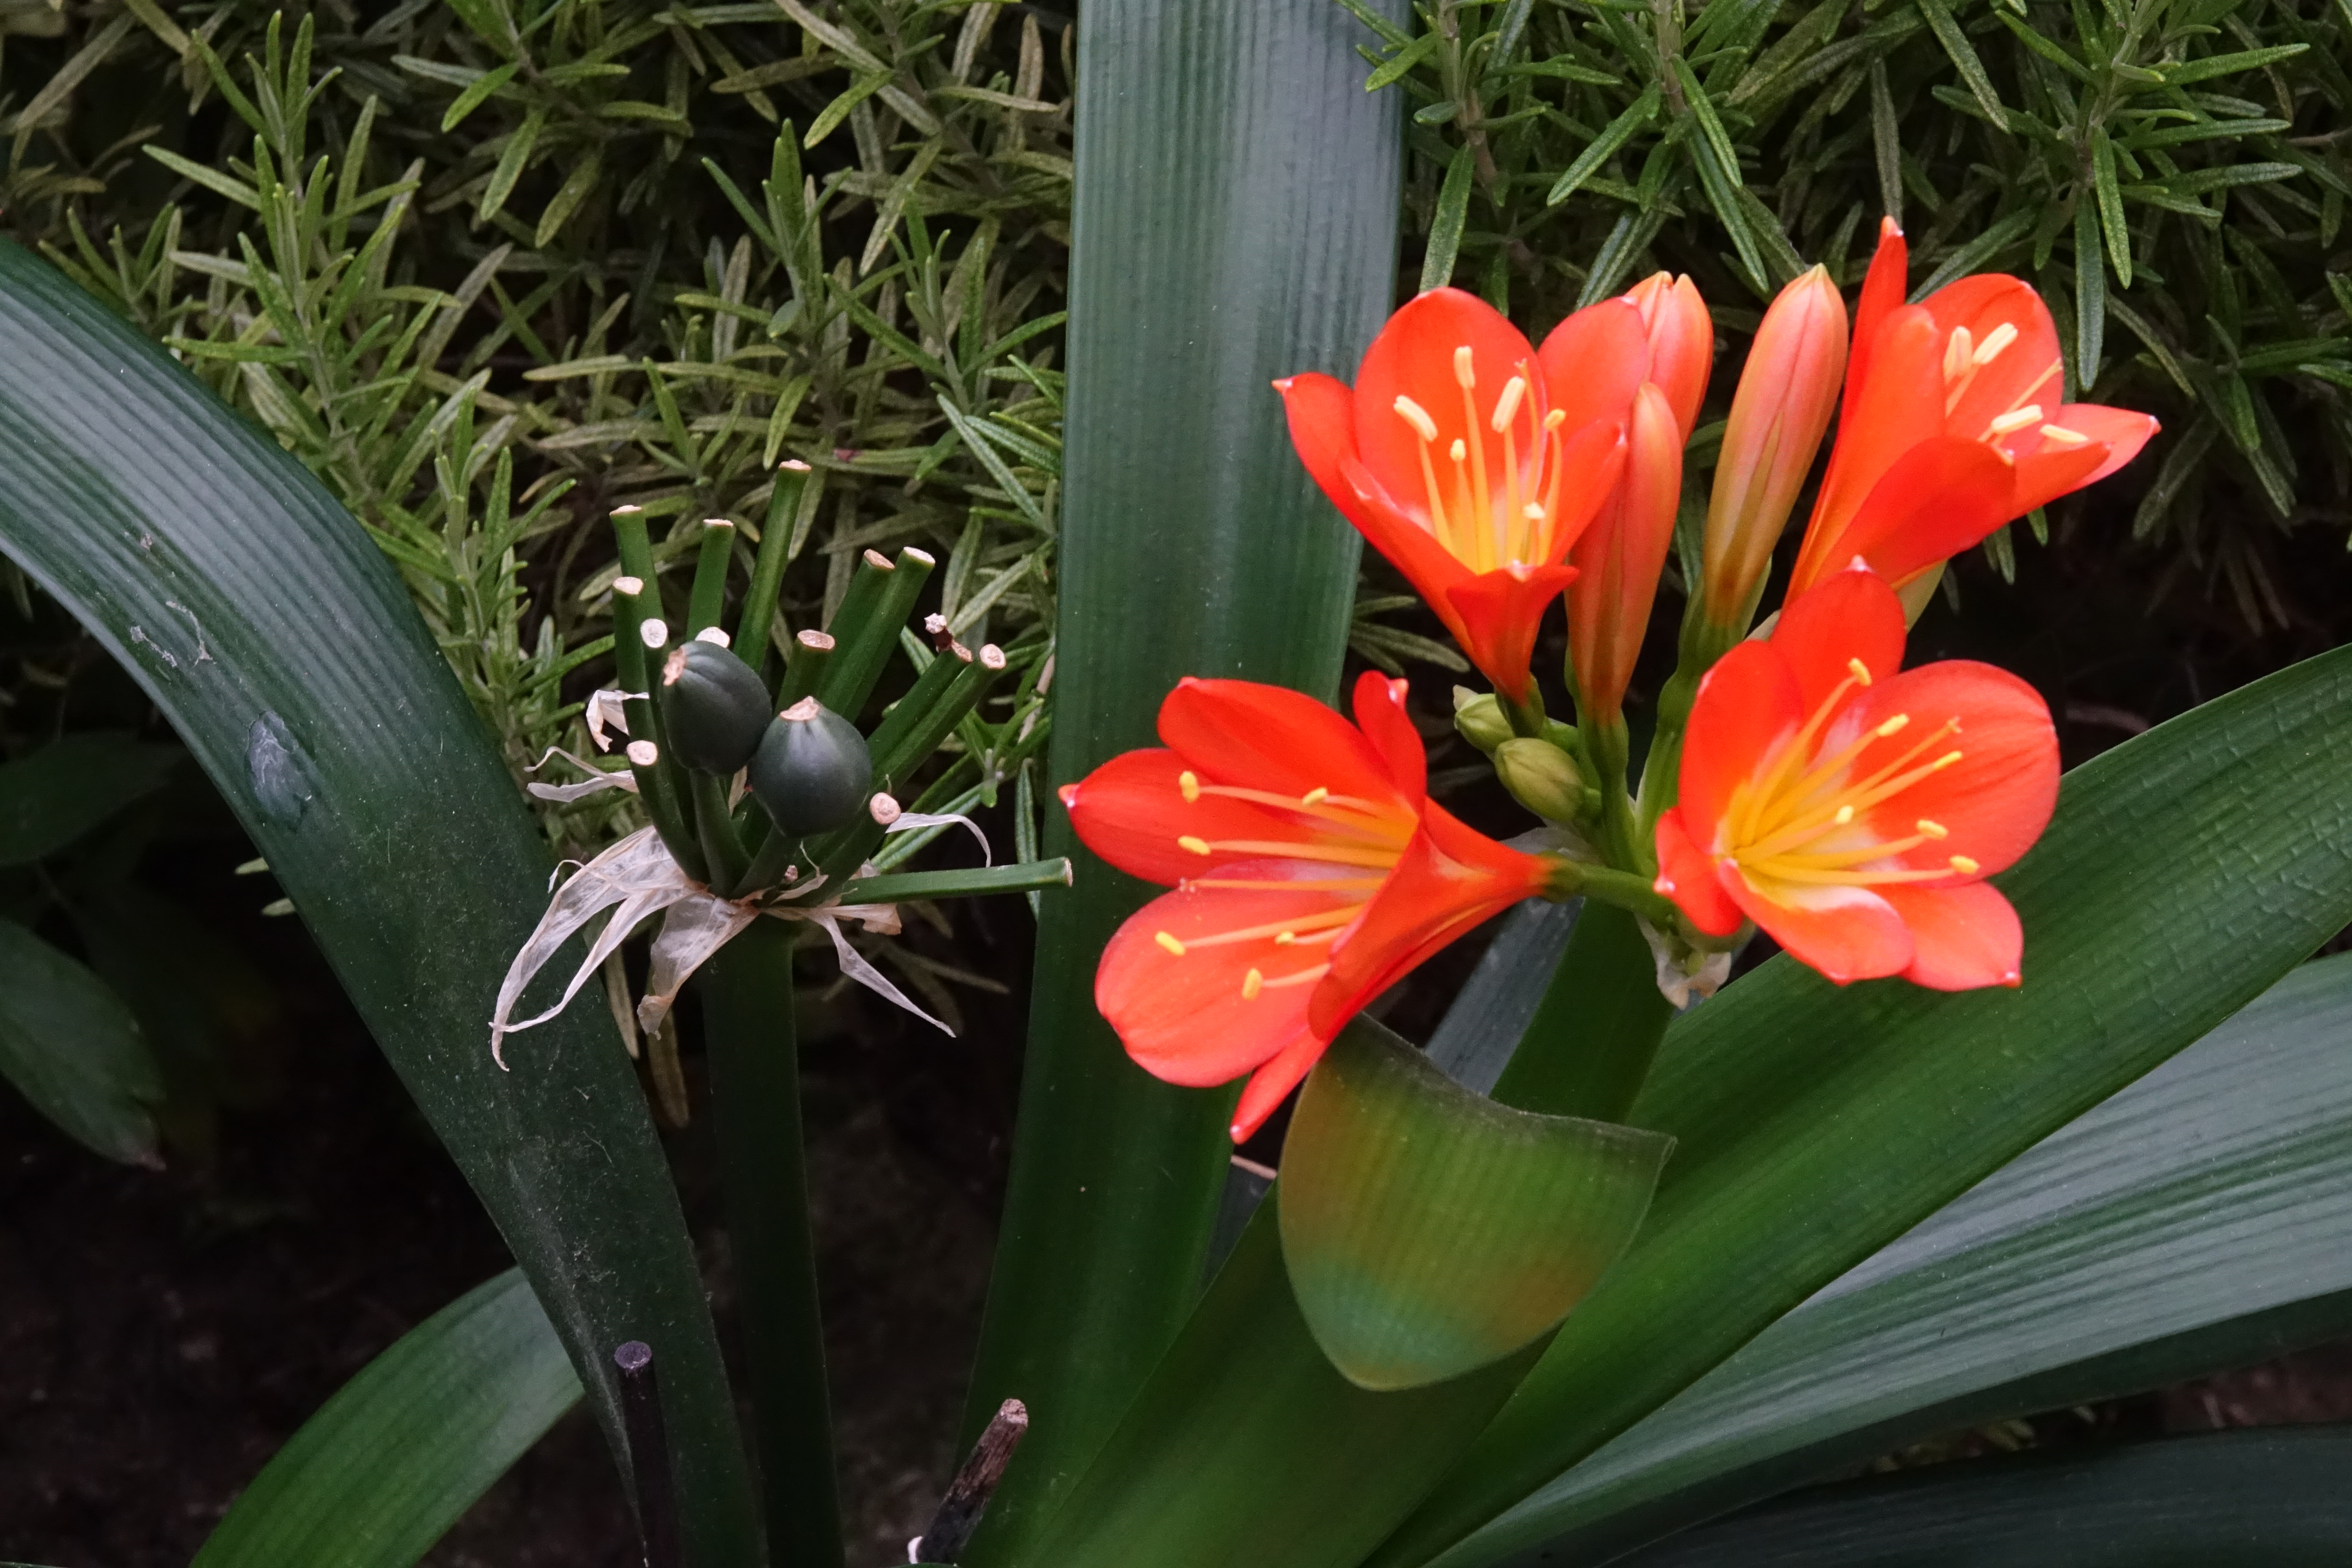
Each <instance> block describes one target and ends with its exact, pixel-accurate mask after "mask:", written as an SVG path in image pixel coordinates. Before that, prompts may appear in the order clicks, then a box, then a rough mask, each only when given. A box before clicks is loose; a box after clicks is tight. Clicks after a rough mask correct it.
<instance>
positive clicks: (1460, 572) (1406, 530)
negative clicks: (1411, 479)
mask: <svg viewBox="0 0 2352 1568" xmlns="http://www.w3.org/2000/svg"><path fill="white" fill-rule="evenodd" d="M1341 473H1342V476H1343V477H1344V478H1345V479H1347V480H1348V482H1349V485H1350V486H1351V487H1352V489H1353V490H1354V491H1355V493H1356V494H1357V496H1358V498H1359V510H1358V511H1357V512H1350V513H1349V514H1348V521H1350V522H1352V523H1354V524H1355V525H1356V531H1357V532H1359V533H1360V534H1362V535H1363V536H1364V539H1365V542H1367V543H1369V544H1370V545H1371V547H1372V548H1373V549H1375V550H1377V551H1379V552H1381V554H1382V555H1384V556H1386V557H1388V561H1389V564H1390V565H1391V566H1394V567H1395V568H1396V569H1397V570H1398V571H1399V572H1402V573H1403V574H1404V579H1405V581H1406V582H1408V583H1410V584H1412V588H1413V592H1415V593H1417V594H1419V595H1421V597H1422V600H1423V603H1425V604H1427V605H1429V606H1430V608H1432V609H1433V610H1435V611H1436V612H1437V616H1438V618H1439V619H1440V620H1442V621H1444V622H1445V629H1446V630H1447V631H1449V632H1452V633H1453V634H1454V637H1455V639H1456V640H1457V641H1458V640H1459V639H1460V637H1461V635H1462V631H1461V627H1459V626H1456V625H1455V624H1454V619H1453V614H1454V613H1453V610H1452V608H1451V607H1450V606H1449V605H1448V604H1447V602H1446V595H1447V593H1448V592H1449V591H1450V590H1451V589H1452V588H1453V587H1454V585H1455V584H1460V583H1466V582H1468V581H1469V580H1470V578H1471V576H1472V575H1473V574H1472V572H1471V570H1470V568H1469V567H1467V566H1465V565H1464V564H1463V563H1461V562H1460V561H1459V560H1457V559H1455V557H1454V552H1452V551H1449V550H1448V549H1446V548H1445V546H1444V545H1443V544H1441V543H1439V542H1437V538H1436V536H1435V535H1434V534H1432V533H1431V532H1430V531H1429V529H1428V527H1427V525H1426V521H1425V518H1426V509H1420V508H1410V507H1406V506H1403V505H1402V504H1399V503H1397V502H1395V501H1393V500H1391V499H1390V498H1388V497H1387V496H1386V495H1385V494H1384V493H1382V492H1381V490H1380V487H1379V486H1378V485H1377V484H1376V483H1375V482H1374V481H1373V479H1372V477H1371V475H1370V473H1369V472H1367V471H1366V470H1365V468H1364V466H1363V464H1362V463H1360V462H1359V461H1358V460H1357V459H1356V458H1354V457H1352V456H1350V457H1349V458H1347V460H1346V461H1345V462H1344V463H1343V464H1342V465H1341ZM1342 510H1345V509H1342Z"/></svg>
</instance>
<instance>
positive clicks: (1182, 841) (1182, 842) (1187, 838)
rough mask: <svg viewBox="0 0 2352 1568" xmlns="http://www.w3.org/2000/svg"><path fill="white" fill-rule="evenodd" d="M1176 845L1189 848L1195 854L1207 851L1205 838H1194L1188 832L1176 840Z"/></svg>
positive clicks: (1202, 853)
mask: <svg viewBox="0 0 2352 1568" xmlns="http://www.w3.org/2000/svg"><path fill="white" fill-rule="evenodd" d="M1176 847H1178V848H1179V849H1190V850H1191V851H1192V853H1193V854H1195V855H1206V854H1207V853H1208V852H1209V841H1208V840H1207V839H1205V838H1195V837H1192V835H1191V834H1189V833H1187V834H1185V835H1183V836H1182V837H1180V838H1178V839H1177V840H1176Z"/></svg>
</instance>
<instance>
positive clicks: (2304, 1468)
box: [1627, 1426, 2352, 1568]
mask: <svg viewBox="0 0 2352 1568" xmlns="http://www.w3.org/2000/svg"><path fill="white" fill-rule="evenodd" d="M2347 1475H2352V1427H2344V1426H2320V1427H2304V1428H2300V1429H2291V1430H2286V1431H2268V1432H2219V1433H2213V1434H2210V1435H2207V1436H2195V1437H2174V1438H2168V1439H2167V1440H2165V1441H2162V1442H2156V1443H2138V1444H2132V1445H2128V1446H2126V1447H2116V1448H2108V1449H2104V1450H2094V1451H2092V1452H2089V1453H2077V1454H2069V1455H2065V1456H2063V1457H2060V1456H2041V1455H2035V1456H2031V1457H2027V1458H2017V1459H2000V1460H1987V1461H1984V1462H1981V1463H1977V1464H1966V1465H1948V1466H1940V1467H1937V1468H1934V1469H1930V1470H1925V1471H1921V1472H1919V1473H1917V1474H1915V1475H1910V1476H1904V1477H1899V1478H1895V1479H1885V1480H1874V1481H1867V1482H1861V1483H1857V1484H1855V1485H1852V1486H1843V1487H1824V1488H1822V1489H1821V1490H1819V1491H1816V1492H1809V1493H1806V1494H1804V1495H1802V1496H1801V1497H1796V1498H1791V1499H1790V1500H1787V1501H1786V1502H1782V1503H1777V1504H1774V1505H1773V1506H1772V1507H1770V1508H1768V1509H1762V1510H1758V1511H1757V1512H1755V1513H1752V1514H1744V1515H1740V1516H1738V1517H1736V1518H1733V1519H1728V1520H1726V1521H1723V1522H1722V1523H1720V1524H1716V1525H1709V1526H1708V1527H1706V1529H1704V1530H1696V1531H1692V1532H1691V1533H1690V1534H1689V1535H1686V1536H1684V1537H1681V1538H1679V1539H1678V1540H1675V1541H1673V1542H1667V1543H1666V1544H1665V1545H1664V1546H1661V1547H1659V1548H1657V1549H1655V1550H1654V1551H1650V1552H1643V1553H1642V1554H1641V1555H1640V1556H1638V1557H1634V1558H1630V1559H1627V1565H1628V1568H1633V1565H1634V1564H1639V1568H1915V1565H1916V1564H1923V1563H1933V1564H1935V1568H2222V1565H2224V1564H2244V1565H2247V1568H2252V1565H2255V1564H2259V1565H2260V1568H2342V1564H2344V1563H2352V1487H2347V1486H2346V1485H2345V1484H2344V1479H2345V1477H2346V1476H2347Z"/></svg>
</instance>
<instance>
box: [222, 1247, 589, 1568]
mask: <svg viewBox="0 0 2352 1568" xmlns="http://www.w3.org/2000/svg"><path fill="white" fill-rule="evenodd" d="M579 1398H580V1379H579V1377H578V1376H577V1375H575V1374H574V1373H573V1372H572V1364H571V1363H570V1362H568V1361H567V1360H565V1359H564V1353H563V1344H562V1341H560V1340H558V1339H557V1338H556V1337H555V1331H554V1329H553V1328H551V1326H549V1323H548V1321H547V1314H546V1313H545V1312H543V1311H541V1310H540V1306H539V1300H538V1298H536V1297H534V1296H533V1295H532V1294H531V1293H530V1284H529V1283H528V1282H527V1281H526V1280H525V1279H523V1277H522V1271H521V1270H520V1269H516V1268H510V1269H509V1270H507V1272H505V1273H504V1274H501V1275H499V1277H498V1278H497V1279H491V1280H488V1281H486V1282H485V1283H483V1284H480V1285H478V1286H476V1287H475V1288H474V1289H471V1290H469V1291H467V1293H466V1294H465V1295H463V1296H460V1297H459V1298H458V1299H457V1300H455V1301H452V1302H451V1303H450V1304H449V1305H447V1306H446V1307H444V1308H442V1309H441V1310H439V1311H437V1312H436V1313H434V1314H433V1316H431V1317H429V1318H427V1319H425V1321H423V1322H421V1323H419V1324H417V1325H416V1327H415V1328H413V1329H411V1330H409V1331H408V1332H406V1333H404V1334H403V1335H401V1336H400V1338H399V1339H398V1340H397V1341H396V1342H394V1344H393V1346H392V1348H391V1349H389V1350H387V1351H385V1352H383V1354H382V1355H380V1356H378V1357H376V1358H375V1359H374V1360H373V1361H372V1362H370V1363H367V1365H365V1366H364V1367H362V1368H361V1369H360V1371H359V1374H358V1375H357V1376H355V1377H353V1378H352V1380H351V1381H350V1382H349V1383H347V1384H343V1386H342V1387H341V1388H339V1389H337V1390H336V1391H335V1394H334V1397H332V1398H331V1399H329V1400H328V1401H327V1403H326V1404H324V1405H320V1407H319V1413H318V1414H317V1415H313V1416H311V1417H310V1419H309V1420H308V1421H305V1422H304V1423H302V1429H301V1430H300V1431H299V1432H297V1433H295V1434H294V1436H291V1437H289V1438H288V1439H287V1441H286V1446H285V1447H282V1448H280V1449H278V1453H277V1455H276V1456H275V1457H274V1458H271V1459H270V1461H269V1463H268V1464H267V1465H265V1466H263V1467H262V1470H261V1473H260V1474H259V1475H257V1476H256V1477H254V1479H253V1484H252V1485H251V1486H248V1487H247V1488H246V1489H245V1492H244V1494H243V1495H242V1496H240V1497H239V1498H238V1499H237V1500H236V1506H235V1507H233V1508H231V1509H230V1510H228V1514H227V1516H226V1518H224V1519H223V1520H222V1521H220V1524H219V1525H218V1526H217V1527H216V1528H215V1530H214V1531H213V1532H212V1535H211V1536H210V1537H209V1538H208V1539H207V1540H206V1541H205V1544H204V1549H203V1550H202V1551H200V1552H197V1553H196V1560H195V1563H194V1568H288V1565H289V1564H292V1563H299V1564H300V1565H301V1568H409V1565H410V1564H411V1563H415V1562H416V1561H417V1559H419V1558H421V1557H423V1556H424V1555H425V1552H429V1551H431V1550H432V1548H433V1543H434V1542H436V1541H438V1540H440V1539H441V1537H442V1536H443V1535H444V1534H445V1533H446V1532H447V1531H448V1529H449V1527H450V1526H451V1525H453V1524H455V1523H457V1517H458V1515H460V1514H462V1513H464V1512H465V1511H466V1510H467V1509H468V1508H470V1507H472V1506H473V1503H474V1500H475V1499H477V1498H478V1497H480V1496H481V1495H482V1494H483V1493H484V1492H485V1491H488V1489H489V1487H490V1483H491V1482H493V1481H495V1480H497V1479H499V1477H500V1476H502V1475H504V1474H506V1472H507V1468H508V1467H509V1466H511V1465H512V1464H513V1463H514V1462H515V1461H516V1460H517V1459H520V1458H522V1456H523V1454H524V1453H525V1451H526V1450H528V1449H529V1448H530V1446H531V1445H532V1444H533V1443H536V1442H538V1441H539V1439H540V1436H541V1434H542V1433H544V1432H545V1431H546V1430H547V1429H548V1427H550V1426H552V1425H554V1423H555V1418H556V1417H557V1416H559V1415H562V1414H563V1413H564V1412H565V1411H567V1410H569V1409H571V1408H572V1405H574V1404H575V1403H577V1402H578V1400H579Z"/></svg>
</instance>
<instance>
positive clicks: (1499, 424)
mask: <svg viewBox="0 0 2352 1568" xmlns="http://www.w3.org/2000/svg"><path fill="white" fill-rule="evenodd" d="M1526 395H1528V378H1527V377H1526V376H1523V375H1515V376H1513V377H1511V379H1510V380H1508V381H1507V382H1505V383H1504V384H1503V395H1502V396H1500V397H1498V398H1496V399H1495V416H1494V417H1493V418H1492V419H1489V420H1488V421H1486V426H1487V428H1489V429H1491V430H1493V431H1494V432H1496V434H1497V435H1500V434H1501V433H1502V432H1503V431H1506V430H1507V429H1509V428H1510V427H1511V421H1512V420H1514V419H1516V418H1517V417H1518V416H1519V399H1521V398H1522V397H1525V396H1526Z"/></svg>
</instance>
